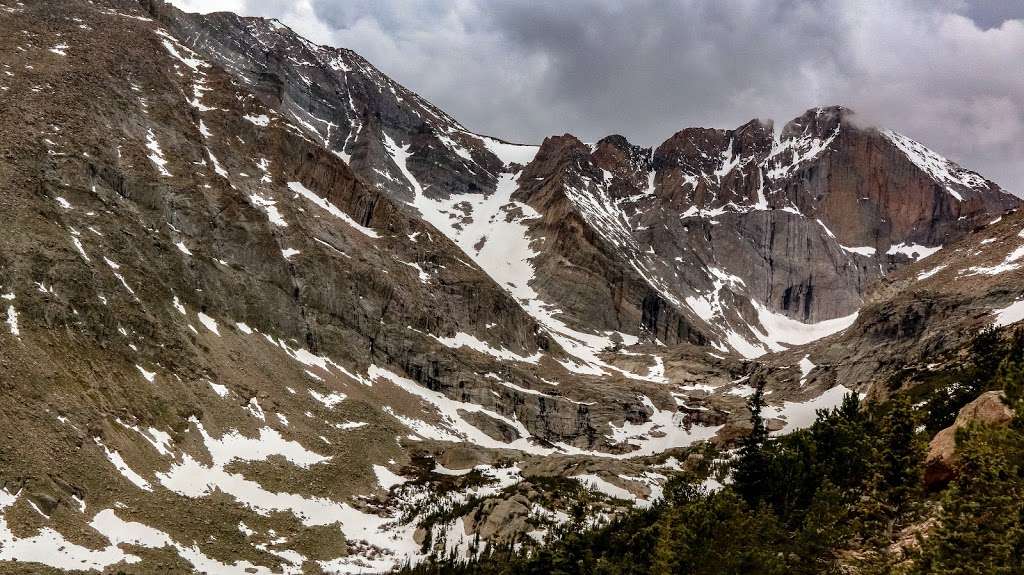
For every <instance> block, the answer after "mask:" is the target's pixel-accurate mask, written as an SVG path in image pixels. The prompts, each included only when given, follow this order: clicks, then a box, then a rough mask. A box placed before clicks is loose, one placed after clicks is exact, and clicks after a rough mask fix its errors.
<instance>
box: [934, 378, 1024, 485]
mask: <svg viewBox="0 0 1024 575" xmlns="http://www.w3.org/2000/svg"><path fill="white" fill-rule="evenodd" d="M1011 419H1013V411H1012V410H1011V409H1010V407H1009V406H1008V405H1006V403H1005V402H1003V392H1002V391H986V392H985V393H983V394H981V395H979V396H978V398H977V399H975V400H974V401H972V402H970V403H968V404H967V405H965V406H964V407H963V408H962V409H960V413H958V414H957V416H956V421H955V422H954V423H953V425H950V426H949V427H947V428H945V429H943V430H942V431H940V432H938V433H936V434H935V437H933V438H932V440H931V441H930V442H929V443H928V455H927V456H926V458H925V474H924V482H925V485H928V486H931V487H934V486H936V485H941V484H945V483H947V482H948V481H949V480H950V479H952V478H953V477H954V476H955V474H956V465H957V453H956V434H957V431H958V430H960V429H964V428H966V427H968V426H970V425H1002V424H1005V423H1008V422H1009V421H1010V420H1011Z"/></svg>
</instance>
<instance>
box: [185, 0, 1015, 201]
mask: <svg viewBox="0 0 1024 575" xmlns="http://www.w3.org/2000/svg"><path fill="white" fill-rule="evenodd" d="M172 2H173V3H174V4H176V5H178V6H180V7H182V8H184V9H186V10H189V11H203V12H211V11H215V10H231V11H233V12H237V13H240V14H243V15H250V16H266V17H276V18H279V19H280V20H281V21H283V22H284V23H286V24H288V25H289V26H291V27H292V28H294V29H295V30H296V31H298V32H299V33H301V34H303V35H305V36H307V37H308V38H310V39H311V40H313V41H315V42H318V43H321V44H329V45H333V46H342V47H346V48H351V49H353V50H355V51H356V52H358V53H360V54H361V55H363V56H364V57H366V58H367V59H368V60H370V62H372V63H373V64H374V65H376V66H377V67H378V68H380V69H381V70H383V71H384V72H385V73H387V74H389V75H390V76H392V77H393V78H395V79H396V80H397V81H399V82H400V83H402V84H404V85H405V86H407V87H408V88H410V89H412V90H414V91H416V92H418V93H419V94H421V95H423V96H424V97H426V98H427V99H429V100H431V101H432V102H434V103H435V104H437V105H438V106H440V107H441V108H443V109H444V110H446V111H447V112H449V113H451V114H452V115H453V116H455V117H456V118H458V119H459V120H460V121H462V123H464V124H465V125H466V126H467V127H469V128H470V129H472V130H474V131H477V132H481V133H485V134H490V135H494V136H498V137H501V138H504V139H507V140H512V141H520V142H539V141H540V140H541V139H542V138H544V137H545V136H547V135H551V134H561V133H565V132H570V133H572V134H575V135H577V136H579V137H580V138H581V139H584V140H587V141H593V140H597V139H599V138H601V137H602V136H605V135H608V134H613V133H618V134H622V135H625V136H626V137H627V138H629V139H630V140H631V141H633V142H634V143H638V144H643V145H647V146H651V145H657V144H658V143H660V142H661V141H663V140H664V139H665V138H667V137H668V136H670V135H671V134H672V133H674V132H675V131H677V130H679V129H681V128H684V127H687V126H709V127H721V128H730V127H735V126H738V125H740V124H742V123H743V122H745V121H747V120H749V119H751V118H754V117H759V118H771V119H774V120H775V121H776V127H777V128H781V125H782V124H783V123H784V122H786V121H788V120H789V119H791V118H793V117H795V116H797V115H798V114H800V113H801V112H802V111H804V110H805V109H807V108H811V107H814V106H819V105H829V104H842V105H845V106H847V107H850V108H853V109H854V110H855V111H856V112H857V113H858V115H859V116H860V117H861V118H862V121H864V122H865V123H871V124H874V125H880V126H883V127H890V128H893V129H896V130H898V131H900V132H903V133H905V134H906V135H908V136H910V137H912V138H914V139H917V140H919V141H921V142H922V143H924V144H926V145H927V146H929V147H931V148H933V149H935V150H937V151H939V152H941V153H943V154H945V155H947V156H948V157H949V158H950V159H953V160H956V161H958V162H960V163H961V164H963V165H964V166H966V167H969V168H971V169H974V170H977V171H979V172H981V173H982V174H984V175H986V176H987V177H989V178H991V179H993V180H995V181H996V182H998V183H1000V184H1001V185H1002V186H1003V187H1005V188H1007V189H1011V190H1013V191H1015V192H1017V193H1021V192H1024V0H774V1H769V0H634V1H629V0H621V1H612V0H588V1H583V0H552V1H550V2H541V1H537V0H532V1H531V0H419V1H414V0H296V1H293V2H280V1H278V0H172Z"/></svg>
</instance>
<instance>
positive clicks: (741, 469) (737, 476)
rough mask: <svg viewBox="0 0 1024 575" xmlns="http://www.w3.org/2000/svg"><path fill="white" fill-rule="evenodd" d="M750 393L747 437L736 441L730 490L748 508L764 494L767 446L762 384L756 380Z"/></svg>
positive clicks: (761, 381)
mask: <svg viewBox="0 0 1024 575" xmlns="http://www.w3.org/2000/svg"><path fill="white" fill-rule="evenodd" d="M753 384H754V393H753V395H751V396H750V399H749V400H747V409H749V410H750V424H751V429H750V433H749V434H747V435H746V437H743V438H741V439H740V440H739V449H738V450H737V460H736V464H735V466H734V467H733V474H732V478H733V486H734V489H735V490H736V491H737V492H738V493H739V494H740V495H741V496H743V498H744V499H746V501H747V503H749V504H751V505H755V504H757V503H758V502H759V501H760V500H761V496H762V495H763V493H764V485H765V481H766V478H767V476H768V457H767V456H766V454H765V446H766V444H767V443H768V426H767V425H766V424H765V421H764V418H763V417H762V416H761V411H762V410H764V406H765V400H764V380H762V379H760V378H758V380H757V381H756V382H753Z"/></svg>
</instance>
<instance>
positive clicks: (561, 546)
mask: <svg viewBox="0 0 1024 575" xmlns="http://www.w3.org/2000/svg"><path fill="white" fill-rule="evenodd" d="M965 364H966V365H967V367H965V368H964V369H962V370H958V371H957V372H956V373H957V374H958V375H959V379H958V378H953V379H952V383H955V384H956V385H957V386H959V387H958V389H962V390H971V391H970V393H966V392H964V394H963V395H959V394H960V393H961V391H957V394H958V395H957V397H956V398H955V400H954V399H951V398H952V396H947V397H946V399H943V400H942V401H941V402H935V403H932V404H929V406H928V409H927V410H922V412H915V410H914V408H913V407H912V406H911V402H910V400H909V398H908V396H907V395H906V394H903V393H897V394H896V395H895V396H894V397H893V398H892V399H891V400H890V401H887V402H885V403H884V404H881V405H869V406H864V405H861V403H860V401H859V400H858V398H857V397H856V396H855V395H853V394H851V395H849V396H847V397H846V398H844V401H843V403H842V404H841V405H840V406H839V407H837V408H836V409H833V410H830V411H819V413H818V417H817V420H816V422H815V424H814V425H813V426H812V427H810V428H809V429H806V430H803V431H798V432H795V433H792V434H789V435H786V436H784V437H779V438H773V437H771V436H770V434H769V433H768V430H767V427H766V426H765V422H764V420H763V418H762V417H761V410H762V408H763V407H764V395H763V390H762V386H761V385H755V393H754V395H753V396H752V397H751V398H750V401H749V403H748V407H749V408H750V411H751V422H752V424H753V425H752V431H751V433H750V434H749V436H747V437H746V438H744V439H743V440H742V441H740V442H739V446H738V450H737V458H736V459H735V461H734V463H733V467H732V483H731V484H730V485H727V486H726V487H725V488H723V489H721V490H719V491H717V492H713V493H709V492H707V491H706V490H704V489H702V488H700V487H699V484H698V482H697V481H696V480H695V479H694V478H692V477H679V478H674V479H673V480H671V481H670V482H669V483H668V484H667V485H666V486H665V498H664V500H663V501H662V502H661V503H660V504H658V505H655V506H654V507H652V508H650V509H646V510H638V511H632V512H628V513H625V514H623V515H622V516H620V517H618V518H616V519H614V520H613V521H611V522H610V523H608V524H606V525H603V526H600V527H597V528H595V529H591V530H589V531H584V530H581V529H580V528H579V524H574V525H568V526H566V527H563V528H561V529H557V530H555V532H554V533H553V537H552V540H551V541H550V542H549V544H547V545H545V546H543V547H540V548H539V549H535V550H532V551H530V552H526V553H514V552H512V550H510V549H491V550H489V551H488V552H487V553H486V554H485V555H484V556H483V557H482V558H480V559H479V560H474V561H471V562H469V563H458V562H453V561H451V560H447V561H438V562H434V563H430V564H426V565H421V566H418V567H416V568H413V569H407V570H405V571H404V572H405V573H409V574H423V575H427V574H429V575H442V574H445V575H447V574H469V573H479V574H484V575H512V574H538V575H539V574H545V575H546V574H560V575H569V574H580V575H582V574H592V573H593V574H607V575H612V574H637V575H639V574H648V573H651V574H656V575H668V574H687V575H690V574H693V575H704V574H706V575H717V574H735V575H739V574H748V573H751V574H766V575H772V574H775V573H779V574H782V573H785V574H794V575H801V574H807V575H810V574H821V573H837V574H838V573H844V572H850V569H851V568H853V569H855V571H853V572H857V573H861V574H863V575H867V574H876V573H877V574H879V575H880V574H883V573H886V574H888V573H900V574H910V575H924V574H941V575H954V574H956V575H982V574H986V575H987V574H993V575H1003V574H1006V575H1009V574H1016V573H1024V424H1022V422H1024V335H1022V334H1020V333H1019V334H1017V335H1016V337H1015V338H1014V339H1013V340H1012V341H1011V342H1009V343H1008V344H1004V343H1002V342H1001V340H999V339H998V338H996V337H995V336H994V335H993V334H992V333H991V332H986V333H984V334H982V335H981V336H980V337H979V338H978V341H977V342H976V343H975V345H974V346H973V347H972V356H971V357H970V360H969V361H968V362H965ZM939 389H943V388H942V387H940V388H939ZM988 389H1004V390H1005V401H1006V402H1007V404H1008V405H1010V406H1011V407H1013V408H1014V410H1015V412H1016V417H1015V419H1014V421H1013V424H1012V425H1009V426H1005V425H1004V426H988V427H982V426H974V427H971V428H969V429H967V430H965V431H963V432H962V433H961V434H960V435H959V436H958V454H959V457H960V466H959V469H958V471H959V473H958V474H957V476H956V478H955V479H954V481H953V482H952V483H951V484H950V486H949V487H948V488H947V489H946V490H945V491H944V492H941V493H939V494H928V493H926V492H924V490H923V489H922V485H921V483H922V479H921V472H922V465H923V458H924V441H925V440H926V439H927V437H925V434H921V433H918V432H917V431H916V430H917V428H918V426H919V424H920V421H919V420H920V417H919V415H920V414H925V413H926V414H927V415H928V416H929V417H932V416H937V415H940V413H939V412H940V411H943V410H947V409H950V410H951V409H953V408H952V407H951V406H953V405H956V404H959V405H963V404H966V403H968V402H970V401H971V400H973V399H974V398H975V397H977V395H978V394H980V393H981V392H983V391H985V390H988ZM947 400H948V402H947ZM940 404H941V406H942V407H941V408H940V407H936V406H939V405H940ZM956 409H959V407H957V408H956ZM952 413H953V415H954V416H955V413H956V412H955V411H953V412H952ZM939 419H943V420H948V421H950V422H951V421H952V419H951V418H949V417H947V415H942V418H934V419H932V421H933V422H935V421H938V420H939ZM928 437H930V434H928ZM929 497H931V498H933V499H932V500H929ZM936 498H937V499H936ZM935 503H941V507H939V506H937V505H935ZM936 509H940V510H939V511H938V512H936V511H935V510H936ZM929 517H930V518H931V521H932V522H933V524H932V526H931V528H930V530H929V531H928V533H929V534H930V536H929V537H928V538H927V539H925V540H924V543H923V544H922V545H921V546H920V548H919V549H916V550H915V549H913V548H911V549H909V550H907V553H909V558H908V557H907V556H904V555H901V554H896V555H889V554H887V553H886V552H885V550H886V549H887V548H889V546H890V545H892V544H893V542H894V541H896V540H898V539H899V538H900V537H901V533H902V532H903V530H904V529H905V528H908V527H915V526H916V527H920V526H922V525H926V524H928V523H926V522H927V521H928V520H929ZM847 552H849V553H847ZM853 557H856V558H853ZM908 559H909V560H908Z"/></svg>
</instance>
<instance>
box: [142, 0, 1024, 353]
mask: <svg viewBox="0 0 1024 575" xmlns="http://www.w3.org/2000/svg"><path fill="white" fill-rule="evenodd" d="M153 11H154V13H156V14H158V15H159V17H160V18H161V21H162V22H164V23H165V24H166V25H167V26H168V27H169V29H171V30H174V31H175V32H176V34H178V35H179V36H180V37H182V38H184V41H185V42H186V43H187V44H188V45H189V46H190V47H192V48H193V49H195V50H197V51H199V52H201V53H202V54H203V55H204V57H206V58H208V59H210V60H211V61H214V62H217V63H219V64H220V65H222V66H224V67H225V69H227V70H229V71H230V72H231V73H232V74H234V75H235V76H236V77H237V78H238V79H239V80H240V81H241V82H243V83H244V84H246V85H248V86H250V87H252V88H253V91H254V93H255V94H256V95H257V96H258V97H259V98H260V100H261V101H262V102H263V103H264V104H265V105H267V106H269V107H271V108H273V109H275V110H276V111H278V112H279V113H280V114H281V116H282V118H283V119H285V120H286V121H288V122H291V123H292V124H293V125H294V126H295V127H296V128H297V129H300V130H302V131H303V132H304V133H306V134H307V135H308V136H309V137H311V138H312V139H314V141H318V142H319V143H321V144H322V145H323V146H324V147H325V148H326V149H328V150H331V151H333V152H334V153H335V154H336V155H338V156H340V157H342V158H344V159H345V160H346V161H347V162H348V163H349V164H350V165H351V167H352V169H353V170H354V172H355V173H356V174H358V175H359V177H360V178H362V179H363V180H364V181H366V182H368V183H370V184H371V185H372V186H374V187H376V188H378V189H380V190H382V191H384V192H385V193H386V194H387V195H389V196H390V197H391V198H393V199H395V200H397V202H398V206H399V207H400V208H402V209H405V210H407V211H408V212H410V213H412V214H415V215H418V216H420V217H422V218H424V219H426V220H427V221H429V222H430V223H432V224H433V225H434V226H435V227H437V228H438V230H439V231H441V232H442V233H444V234H445V235H447V236H448V237H449V238H451V239H453V240H454V241H455V243H456V244H459V245H460V247H461V248H462V249H463V251H465V252H466V253H467V254H468V255H469V256H470V257H473V258H475V259H476V260H477V263H478V264H480V265H481V267H483V268H484V270H485V271H486V272H487V273H488V274H489V275H490V276H491V277H492V278H493V279H494V280H495V281H496V282H497V283H498V284H499V285H501V286H503V287H506V288H509V286H510V285H512V286H515V288H514V289H511V290H510V293H511V294H512V295H513V297H514V298H516V299H519V300H523V299H538V300H540V301H542V302H543V305H542V306H539V307H544V308H546V309H548V312H547V313H542V312H540V311H538V310H537V309H533V310H532V311H531V309H530V307H529V306H527V311H528V312H529V313H531V315H533V316H534V317H535V319H536V320H537V321H538V322H539V323H540V324H541V325H544V326H545V327H546V328H547V329H548V330H549V331H555V332H557V331H559V330H562V331H563V332H564V329H562V328H563V327H568V328H570V329H572V330H574V331H582V332H586V333H590V334H592V335H596V336H600V335H601V334H607V333H610V332H621V333H622V334H625V335H627V336H632V337H641V338H653V339H658V340H659V341H662V342H663V343H675V342H677V341H688V342H692V343H704V342H709V343H711V344H713V345H715V347H718V348H719V349H722V350H726V351H733V352H739V353H740V354H742V355H746V356H755V355H758V354H761V353H764V352H766V351H770V350H778V349H781V348H782V347H784V345H785V343H787V342H784V341H782V340H780V339H779V337H782V335H781V334H779V333H775V331H776V330H773V328H772V325H773V324H777V323H779V322H785V321H786V320H787V319H792V320H796V321H797V322H800V323H804V324H809V325H808V327H806V328H799V327H798V328H797V329H800V330H803V331H807V332H813V333H820V332H823V331H827V329H826V327H825V326H821V325H819V326H818V327H813V326H814V324H821V323H822V322H828V321H833V322H836V321H838V320H839V318H848V317H850V316H851V315H852V314H853V313H854V312H855V311H856V310H857V309H858V308H859V307H860V305H861V304H862V302H863V297H864V294H865V292H866V290H867V289H868V287H869V286H870V285H871V284H872V283H873V282H875V281H876V280H878V279H879V278H880V277H883V276H884V275H886V274H887V273H890V272H891V271H892V270H894V269H896V268H897V267H899V266H900V265H903V264H905V263H907V262H908V261H911V260H912V259H913V257H912V256H913V254H915V253H917V254H923V253H926V252H928V251H930V250H932V249H934V248H936V247H939V246H941V245H943V244H944V243H948V242H950V241H954V240H955V239H957V238H959V237H961V236H962V235H963V234H964V233H965V232H967V231H969V230H970V229H972V227H974V226H976V225H977V224H978V223H979V222H981V220H983V219H985V218H990V217H994V215H997V214H999V213H1002V211H1003V210H1005V209H1009V208H1012V207H1014V206H1016V205H1017V204H1018V200H1016V199H1015V198H1013V197H1012V196H1009V195H1007V194H1004V193H1002V192H1001V191H1000V190H999V188H998V187H997V186H996V185H995V184H993V183H991V182H988V181H986V180H985V179H984V178H982V177H981V176H979V175H977V174H974V173H973V172H968V171H966V170H963V169H962V168H960V167H959V166H956V165H955V164H952V163H950V162H948V161H946V160H945V159H943V158H941V157H939V156H938V155H937V154H934V153H933V152H930V151H929V150H927V149H926V148H924V147H923V146H921V145H920V144H917V143H916V142H913V141H911V140H909V139H907V138H905V137H903V136H901V135H898V134H895V133H893V132H889V131H885V130H881V131H880V130H877V129H874V128H865V127H860V126H858V125H857V124H856V117H855V116H854V115H853V114H852V112H850V111H849V110H847V109H845V108H841V107H832V108H819V109H814V110H809V111H808V112H806V113H805V114H803V115H802V116H800V117H799V118H796V119H794V120H792V121H790V122H788V123H787V124H786V125H785V126H784V127H783V128H782V130H781V131H779V132H778V133H775V130H774V127H773V124H772V123H771V122H769V121H760V120H752V121H750V122H748V123H747V124H744V125H743V126H740V127H739V128H736V129H734V130H720V129H709V128H687V129H684V130H681V131H680V132H678V133H676V134H675V135H673V136H672V137H671V138H669V139H668V140H666V141H665V142H664V143H663V144H661V145H660V146H658V147H657V148H656V149H654V150H650V149H646V148H642V147H639V146H635V145H632V144H630V143H629V142H628V141H626V140H625V138H622V137H621V136H612V137H609V138H605V139H603V140H601V141H600V142H598V143H597V144H595V145H585V144H583V143H581V142H579V141H578V140H577V139H576V138H573V137H572V136H570V135H565V136H561V137H553V138H549V139H547V140H546V141H545V142H544V143H543V145H542V146H540V147H539V148H538V147H533V146H517V145H511V144H507V143H504V142H501V141H498V140H495V139H493V138H489V137H486V136H481V135H478V134H474V133H472V132H470V131H469V130H467V129H466V128H465V127H463V126H462V125H460V124H459V123H458V122H457V121H455V120H454V119H452V118H451V117H450V116H448V115H447V114H445V113H444V112H442V111H440V110H438V109H437V108H436V107H434V106H433V105H431V104H429V103H428V102H426V101H425V100H423V99H422V98H420V97H419V96H417V95H416V94H414V93H412V92H411V91H409V90H407V89H405V88H404V87H402V86H400V85H399V84H397V83H396V82H394V81H393V80H391V79H390V78H387V77H386V76H384V75H383V74H381V73H380V72H379V71H377V70H376V69H375V68H373V67H372V66H371V65H370V64H369V63H367V62H365V60H363V59H362V58H360V57H359V56H358V55H356V54H354V53H352V52H351V51H347V50H343V49H335V48H329V47H324V46H315V45H313V44H311V43H309V42H308V41H306V40H304V39H302V38H301V37H299V36H297V35H295V34H294V33H293V32H292V31H291V30H289V29H288V28H286V27H284V26H283V25H281V24H280V23H277V22H274V21H268V20H262V19H258V18H240V17H238V16H235V15H233V14H216V15H209V16H199V15H187V14H183V13H181V12H179V11H177V10H175V9H173V8H171V7H167V6H163V5H161V4H159V3H155V4H154V6H153ZM524 175H525V177H523V176H524ZM516 202H519V203H521V204H522V206H520V205H518V204H517V203H516ZM523 206H525V207H526V208H532V210H530V209H524V207H523ZM496 219H501V220H505V223H506V224H509V225H507V226H504V227H505V229H504V230H503V232H505V233H504V234H496V233H495V232H494V230H490V229H481V228H482V227H486V226H481V225H480V224H481V222H482V221H487V222H492V221H494V220H496ZM488 233H489V234H490V235H491V236H492V237H494V238H500V239H499V240H498V241H503V242H505V243H508V244H509V245H510V246H512V247H506V248H495V247H494V246H493V245H492V246H488V245H487V242H488V240H487V238H486V237H485V236H487V234H488ZM493 242H494V240H493V239H492V244H493ZM908 256H910V257H908ZM509 276H514V277H509ZM510 280H511V281H510ZM517 290H518V291H517ZM535 307H537V306H535ZM556 309H557V310H558V312H560V313H555V314H554V315H552V312H553V310H556ZM847 323H848V322H847ZM835 325H845V323H842V322H838V323H835ZM565 333H568V332H565ZM787 337H792V336H787ZM807 337H810V335H808V336H807ZM804 339H806V338H804ZM801 341H802V340H801ZM788 343H800V341H789V342H788ZM577 359H578V360H579V361H581V362H584V363H586V361H587V359H586V358H584V357H578V356H577Z"/></svg>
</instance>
